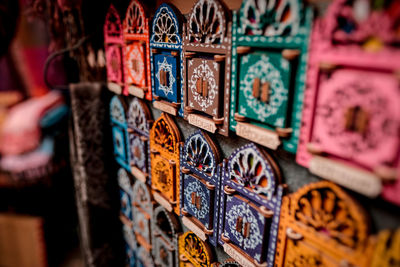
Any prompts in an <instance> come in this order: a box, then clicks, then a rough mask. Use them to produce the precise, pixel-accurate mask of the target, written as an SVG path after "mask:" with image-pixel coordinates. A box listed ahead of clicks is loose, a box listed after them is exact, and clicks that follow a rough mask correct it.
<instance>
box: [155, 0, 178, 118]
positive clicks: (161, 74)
mask: <svg viewBox="0 0 400 267" xmlns="http://www.w3.org/2000/svg"><path fill="white" fill-rule="evenodd" d="M182 20H183V17H182V15H181V14H180V13H179V11H178V10H177V9H176V8H174V7H172V6H170V5H167V4H161V5H160V6H159V8H158V9H157V11H156V13H155V15H154V18H153V21H152V34H151V37H150V49H151V50H150V59H151V63H150V64H151V77H152V90H153V106H154V107H155V108H157V109H160V110H162V111H164V112H167V113H169V114H171V115H174V116H177V115H179V116H181V117H182V116H183V92H182V77H183V75H182V71H183V66H182V37H181V33H182V30H181V27H182Z"/></svg>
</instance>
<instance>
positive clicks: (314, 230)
mask: <svg viewBox="0 0 400 267" xmlns="http://www.w3.org/2000/svg"><path fill="white" fill-rule="evenodd" d="M372 249H373V239H372V238H370V235H369V226H368V218H367V216H366V214H365V212H364V211H363V210H362V208H361V206H359V205H358V204H357V203H356V202H355V201H354V200H353V199H351V198H350V196H348V195H347V194H346V193H345V192H344V191H343V190H342V189H340V188H339V187H338V186H336V185H335V184H333V183H331V182H327V181H323V182H318V183H313V184H309V185H307V186H304V187H302V188H300V189H299V190H298V191H297V192H295V193H293V194H290V195H288V196H287V197H284V199H283V202H282V210H281V219H280V223H279V234H278V246H277V249H276V256H275V266H276V267H281V266H359V267H362V266H369V264H370V260H371V259H370V257H371V254H372Z"/></svg>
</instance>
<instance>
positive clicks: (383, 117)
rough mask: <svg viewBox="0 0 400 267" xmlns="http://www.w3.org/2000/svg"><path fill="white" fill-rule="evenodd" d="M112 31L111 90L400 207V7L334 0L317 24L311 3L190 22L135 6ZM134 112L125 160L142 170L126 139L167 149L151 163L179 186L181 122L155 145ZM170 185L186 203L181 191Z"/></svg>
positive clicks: (198, 11) (195, 12) (388, 1)
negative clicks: (282, 154) (135, 125)
mask: <svg viewBox="0 0 400 267" xmlns="http://www.w3.org/2000/svg"><path fill="white" fill-rule="evenodd" d="M104 34H105V48H106V59H107V76H108V87H109V88H110V90H112V91H114V92H116V93H118V94H122V95H134V96H136V97H138V98H141V99H144V100H147V101H151V102H152V105H153V107H154V108H157V109H160V110H162V111H163V112H165V113H168V114H170V115H172V116H180V117H183V118H184V119H185V120H187V121H188V122H189V123H190V124H192V125H195V126H197V127H199V128H202V129H204V130H206V131H207V132H211V133H218V134H221V135H225V136H227V135H228V134H229V132H234V133H236V135H238V136H241V137H243V138H246V139H248V140H250V141H253V142H254V143H257V144H260V145H262V146H264V147H267V148H269V149H272V150H275V149H278V147H280V148H283V149H284V150H287V151H289V152H291V153H296V156H297V158H296V160H297V162H298V163H299V164H300V165H302V166H304V167H307V168H309V170H310V171H311V172H312V173H314V174H316V175H318V176H320V177H323V178H325V179H328V180H331V181H334V182H335V183H338V184H340V185H342V186H345V187H347V188H350V189H352V190H354V191H356V192H358V193H361V194H364V195H366V196H369V197H376V196H378V195H381V196H382V197H383V198H385V199H387V200H389V201H391V202H393V203H396V204H398V205H400V179H399V177H400V168H399V165H400V153H399V152H400V134H399V129H400V90H399V79H400V78H399V77H400V76H399V70H400V49H399V47H400V2H399V1H395V0H382V1H378V0H334V1H332V3H331V4H330V6H329V7H328V9H327V11H326V13H325V14H324V16H323V17H321V18H317V19H314V18H313V10H312V8H311V7H310V6H308V5H307V4H306V1H302V0H280V1H262V0H260V1H255V0H244V1H243V3H242V6H241V8H240V9H239V10H238V11H233V12H232V11H230V10H228V9H226V8H225V5H224V4H223V3H222V2H221V1H218V0H198V1H197V2H196V3H195V4H194V5H193V7H192V9H191V12H190V13H189V14H187V15H186V16H185V17H184V16H182V15H181V14H180V12H179V10H178V9H176V8H174V7H173V6H170V5H167V4H161V5H160V6H159V7H158V9H157V11H156V12H155V14H154V16H153V18H152V19H151V22H150V18H149V16H148V14H147V13H146V12H145V10H144V8H143V6H142V5H141V4H140V3H139V2H138V1H137V0H132V2H131V3H130V5H129V7H128V9H127V12H126V15H125V18H124V20H123V21H122V20H121V18H120V15H119V14H118V12H117V11H116V9H115V8H113V7H112V6H111V7H110V10H109V12H108V14H107V17H106V22H105V26H104ZM114 101H117V100H114ZM136 102H137V103H139V102H138V101H136ZM114 105H117V104H116V103H114ZM119 105H122V104H119ZM137 105H138V106H137V107H139V106H140V105H139V104H137ZM129 108H130V109H131V108H133V109H134V108H135V107H129ZM115 112H117V111H115ZM123 112H124V111H123V109H122V108H121V111H120V113H121V114H115V115H116V118H115V121H116V124H115V125H116V126H118V127H116V128H115V129H119V130H115V134H116V136H117V137H115V138H117V139H118V138H119V140H120V143H118V142H117V143H116V147H117V150H116V151H117V154H119V155H121V157H120V159H119V160H120V162H121V163H123V164H124V165H126V168H127V169H128V170H130V169H131V164H132V162H129V158H130V156H129V155H128V154H129V153H130V152H128V151H125V148H124V144H123V143H124V142H127V143H129V142H130V143H134V144H138V143H141V145H142V146H145V145H146V146H147V147H145V149H149V147H151V144H150V146H149V143H151V142H153V144H155V143H154V142H156V140H160V141H162V143H163V144H164V146H168V148H167V150H168V153H167V152H166V153H165V154H163V153H159V154H157V153H155V151H152V150H150V151H149V152H148V153H150V154H151V161H152V163H151V164H152V166H153V164H154V166H155V165H157V164H159V165H163V164H164V165H165V164H166V165H165V168H167V167H168V168H169V169H168V168H167V169H168V172H171V173H175V172H176V174H174V175H175V176H176V177H175V178H176V179H178V178H177V177H178V176H179V168H177V166H178V165H179V163H178V162H179V148H178V147H179V145H178V143H179V140H178V139H179V138H178V136H179V135H178V134H177V133H175V131H176V129H175V127H174V126H173V123H172V122H171V121H172V118H171V117H170V116H167V115H163V116H162V121H164V125H159V126H158V127H161V128H156V129H154V131H153V136H149V131H148V130H149V129H150V125H147V132H144V131H143V130H141V129H139V130H138V132H137V134H136V135H132V134H131V132H129V135H128V134H127V131H132V129H131V128H130V126H129V120H132V119H137V118H136V117H132V116H135V115H131V114H129V116H128V117H129V118H128V120H126V119H125V118H123V117H124V116H123V115H122V113H123ZM130 112H131V111H130ZM132 112H142V113H143V112H144V111H140V110H134V111H132ZM121 121H122V122H121ZM126 121H128V122H127V123H126ZM117 122H118V123H117ZM143 123H144V125H145V124H146V123H150V122H149V121H143ZM167 126H168V127H169V129H168V130H169V131H171V132H168V131H167V132H165V131H166V129H165V128H163V127H167ZM153 128H154V127H153ZM134 131H136V130H134ZM163 131H164V132H163ZM167 133H168V134H169V135H168V134H167ZM166 134H167V135H166ZM139 135H140V138H136V139H135V138H133V137H132V136H139ZM128 136H130V137H128ZM165 137H168V138H170V139H164V138H165ZM132 138H133V139H132ZM157 138H158V139H157ZM146 139H150V140H147V141H144V140H146ZM154 149H155V148H153V150H154ZM153 152H154V153H153ZM134 153H138V152H134ZM144 155H145V154H144ZM145 158H146V159H145V162H146V164H150V163H149V162H147V157H145ZM162 158H164V159H167V161H165V162H163V161H162V160H161V159H162ZM153 162H154V163H153ZM161 162H162V163H161ZM167 163H168V164H167ZM174 164H177V165H174ZM152 169H153V168H152ZM135 170H136V169H135ZM148 174H149V177H150V173H148ZM171 175H172V174H171ZM143 180H144V179H143ZM168 188H169V189H170V190H171V192H168V194H169V195H171V196H172V195H174V197H170V198H171V201H172V202H171V203H177V197H176V196H177V195H179V191H178V190H176V189H174V188H175V187H173V186H168ZM174 190H176V191H174ZM177 207H178V206H176V207H175V208H177Z"/></svg>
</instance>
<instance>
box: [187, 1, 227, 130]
mask: <svg viewBox="0 0 400 267" xmlns="http://www.w3.org/2000/svg"><path fill="white" fill-rule="evenodd" d="M230 19H231V14H230V12H229V11H228V10H227V9H225V7H224V6H223V5H222V3H221V2H220V1H218V0H198V1H197V2H196V3H195V4H194V6H193V7H192V10H191V12H190V13H189V15H188V21H187V23H186V24H185V25H184V32H183V51H184V60H183V77H184V80H183V90H184V94H185V95H184V103H185V110H184V115H185V119H186V120H188V121H189V123H190V124H192V125H194V126H197V127H199V128H202V129H204V130H207V131H209V132H212V133H215V132H218V133H220V134H222V135H225V136H227V135H228V133H229V128H228V125H229V99H230V91H231V89H230V73H231V38H232V34H231V30H232V23H231V20H230Z"/></svg>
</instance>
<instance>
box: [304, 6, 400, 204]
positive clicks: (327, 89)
mask: <svg viewBox="0 0 400 267" xmlns="http://www.w3.org/2000/svg"><path fill="white" fill-rule="evenodd" d="M359 5H361V6H362V8H361V9H362V10H364V11H365V12H364V13H363V14H359V11H360V10H361V9H360V8H357V10H358V11H357V10H356V6H359ZM388 8H390V6H389V7H388ZM394 10H395V9H394ZM361 13H362V12H361ZM394 13H396V12H394ZM392 15H394V14H392ZM392 15H391V14H390V12H387V10H384V9H383V10H375V9H374V8H373V7H372V6H370V1H363V0H354V1H344V0H336V1H334V2H333V3H332V4H331V6H330V7H329V8H328V10H327V12H326V15H325V17H324V18H321V19H319V20H317V22H316V23H315V27H314V31H313V35H312V42H311V46H312V49H311V50H310V51H311V54H310V65H309V70H308V74H307V75H308V76H307V81H308V83H309V86H308V87H307V90H306V93H305V106H304V107H305V108H304V111H303V118H302V128H301V138H300V142H299V149H298V153H297V162H298V163H299V164H301V165H303V166H305V167H309V168H310V171H311V172H312V173H314V174H316V175H319V176H321V177H323V178H325V179H328V180H332V181H334V182H336V183H338V184H340V185H342V186H345V187H347V188H350V189H352V190H354V191H356V192H358V193H361V194H364V195H366V196H369V197H376V196H378V195H379V194H380V193H381V191H382V183H384V184H383V187H384V188H383V197H384V198H387V199H389V200H390V201H393V202H394V203H397V204H399V205H400V197H399V196H400V194H399V192H400V191H399V190H400V180H399V179H398V177H400V171H399V168H398V166H399V163H400V158H399V150H400V137H399V136H400V135H399V133H400V115H397V114H400V92H399V90H398V88H399V86H400V83H399V80H400V79H399V75H398V70H399V69H400V60H396V58H398V59H400V50H399V49H398V48H397V47H395V45H394V44H395V43H396V42H398V39H399V38H398V36H397V37H396V34H395V31H394V29H392V26H390V25H394V23H395V17H392ZM359 16H361V17H362V18H360V17H359ZM399 16H400V14H399V12H397V15H396V18H398V17H399ZM377 25H380V26H377ZM371 36H374V37H371ZM370 37H371V38H370ZM396 38H397V39H396ZM396 40H397V41H396ZM371 50H373V52H372V51H371Z"/></svg>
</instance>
